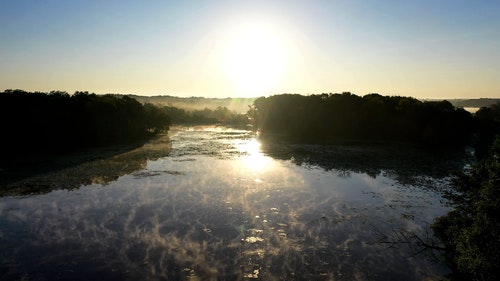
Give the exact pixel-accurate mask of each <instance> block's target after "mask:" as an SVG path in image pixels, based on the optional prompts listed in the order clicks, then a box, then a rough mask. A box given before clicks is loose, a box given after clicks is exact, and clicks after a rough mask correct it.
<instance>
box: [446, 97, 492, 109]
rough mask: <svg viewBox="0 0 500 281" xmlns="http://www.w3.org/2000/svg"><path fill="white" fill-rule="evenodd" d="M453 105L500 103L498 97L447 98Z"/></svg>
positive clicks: (479, 105) (474, 105)
mask: <svg viewBox="0 0 500 281" xmlns="http://www.w3.org/2000/svg"><path fill="white" fill-rule="evenodd" d="M448 101H449V102H451V104H453V106H455V107H488V106H490V105H493V104H496V103H500V98H498V99H491V98H479V99H451V100H448Z"/></svg>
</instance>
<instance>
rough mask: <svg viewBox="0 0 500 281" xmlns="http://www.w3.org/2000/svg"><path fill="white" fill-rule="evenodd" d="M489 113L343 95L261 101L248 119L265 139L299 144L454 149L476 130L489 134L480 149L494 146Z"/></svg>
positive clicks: (397, 98)
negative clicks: (389, 144)
mask: <svg viewBox="0 0 500 281" xmlns="http://www.w3.org/2000/svg"><path fill="white" fill-rule="evenodd" d="M487 111H488V109H486V108H484V109H481V110H480V111H479V112H478V113H477V114H476V115H477V117H474V116H473V115H472V114H471V113H469V112H468V111H466V110H464V109H463V108H456V107H454V106H453V105H452V104H451V103H450V102H448V101H419V100H417V99H415V98H411V97H400V96H382V95H379V94H369V95H366V96H363V97H361V96H357V95H354V94H351V93H350V92H344V93H341V94H321V95H310V96H303V95H298V94H283V95H275V96H270V97H261V98H258V99H257V100H255V102H254V106H253V107H252V108H251V110H250V111H249V112H248V115H249V117H250V118H251V119H252V120H253V124H254V126H255V128H257V129H258V130H260V131H261V133H262V134H263V135H282V136H286V137H289V138H291V139H294V140H298V141H309V142H310V141H312V142H329V141H338V140H374V141H402V142H413V143H418V144H423V145H428V146H454V145H464V144H469V143H470V142H471V141H472V140H473V136H474V135H475V134H476V133H478V132H481V133H484V134H490V136H488V137H485V136H483V137H484V139H483V140H482V142H484V144H483V145H487V144H488V143H491V142H492V136H493V135H494V134H495V132H500V130H499V126H498V123H495V122H494V121H493V119H492V117H491V116H489V115H492V114H489V113H488V112H487ZM490 113H491V112H490ZM488 114H489V115H488ZM481 119H483V120H481Z"/></svg>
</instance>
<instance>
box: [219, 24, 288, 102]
mask: <svg viewBox="0 0 500 281" xmlns="http://www.w3.org/2000/svg"><path fill="white" fill-rule="evenodd" d="M286 63H287V47H286V45H285V43H284V41H283V40H282V39H281V38H280V34H279V33H278V32H276V31H275V30H273V28H271V27H270V26H264V25H258V24H253V25H248V26H245V27H242V28H241V29H239V30H238V31H237V32H236V33H235V34H234V36H233V37H232V38H231V39H230V40H229V43H228V46H227V49H226V71H227V75H228V77H229V78H230V80H231V83H232V84H233V86H234V88H235V89H236V91H237V94H240V95H244V96H258V95H265V94H270V92H272V91H273V90H276V88H277V87H278V86H279V85H280V83H281V82H282V79H283V76H284V74H285V71H286Z"/></svg>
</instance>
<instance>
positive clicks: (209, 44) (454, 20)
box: [0, 0, 500, 98]
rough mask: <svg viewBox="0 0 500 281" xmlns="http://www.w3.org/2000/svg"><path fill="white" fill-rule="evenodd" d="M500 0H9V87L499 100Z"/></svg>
mask: <svg viewBox="0 0 500 281" xmlns="http://www.w3.org/2000/svg"><path fill="white" fill-rule="evenodd" d="M498 15H500V1H438V0H436V1H402V0H397V1H356V0H353V1H333V0H332V1H247V2H245V1H75V0H73V1H57V0H52V1H51V0H47V1H42V0H39V1H23V0H16V1H6V0H1V1H0V42H1V47H0V48H1V49H0V90H4V89H18V88H19V89H25V90H30V91H35V90H37V91H50V90H65V91H68V92H73V91H75V90H87V91H91V92H96V93H108V92H111V93H134V94H141V95H158V94H168V95H175V96H207V97H229V96H261V95H272V94H280V93H285V92H287V93H301V94H312V93H323V92H342V91H351V92H353V93H355V94H358V95H364V94H367V93H371V92H378V93H380V94H384V95H402V96H414V97H417V98H463V97H500V17H499V16H498Z"/></svg>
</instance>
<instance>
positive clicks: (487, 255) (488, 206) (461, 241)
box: [433, 137, 500, 280]
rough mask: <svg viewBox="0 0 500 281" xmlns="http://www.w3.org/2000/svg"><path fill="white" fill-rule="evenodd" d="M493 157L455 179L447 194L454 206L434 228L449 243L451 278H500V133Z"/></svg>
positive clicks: (447, 253)
mask: <svg viewBox="0 0 500 281" xmlns="http://www.w3.org/2000/svg"><path fill="white" fill-rule="evenodd" d="M490 151H491V154H490V157H489V158H487V159H484V160H483V161H481V162H479V163H478V164H477V165H475V166H474V167H473V168H472V169H471V170H470V171H467V172H464V173H462V174H460V175H459V176H457V177H456V178H455V179H454V181H453V182H452V187H453V192H450V193H448V194H447V195H446V197H447V198H448V199H449V200H450V202H451V203H452V205H453V207H454V209H453V211H451V212H449V213H448V214H446V215H445V216H443V217H441V218H439V219H438V220H436V222H435V223H434V224H433V230H434V232H435V234H436V236H437V237H438V238H439V239H441V240H442V241H443V242H444V243H445V245H446V249H447V251H446V258H447V262H448V264H449V265H450V267H451V268H452V270H453V273H452V274H451V276H450V278H451V279H452V280H497V278H498V276H500V268H499V267H498V265H499V264H500V217H499V216H498V214H500V158H499V157H500V137H497V138H496V141H495V143H494V145H493V146H492V149H491V150H490Z"/></svg>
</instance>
